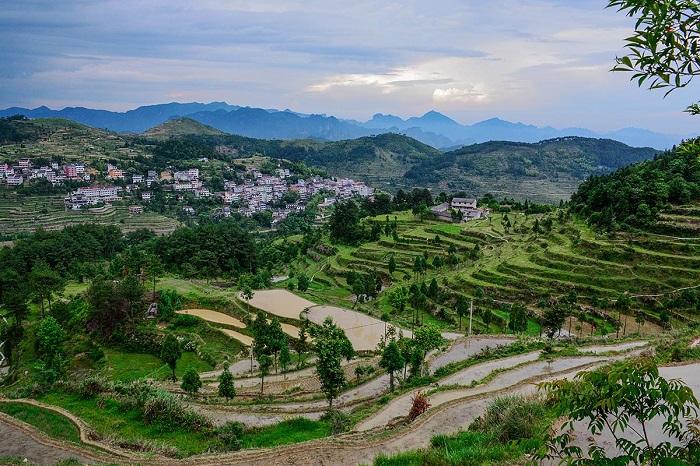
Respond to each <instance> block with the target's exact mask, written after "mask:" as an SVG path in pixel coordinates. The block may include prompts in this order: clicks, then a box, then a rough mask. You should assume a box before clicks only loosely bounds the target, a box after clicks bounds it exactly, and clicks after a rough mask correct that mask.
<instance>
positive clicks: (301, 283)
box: [297, 272, 309, 293]
mask: <svg viewBox="0 0 700 466" xmlns="http://www.w3.org/2000/svg"><path fill="white" fill-rule="evenodd" d="M297 289H298V290H299V291H301V292H302V293H303V292H305V291H306V290H308V289H309V277H308V276H307V275H306V274H305V273H304V272H301V273H300V274H299V275H297Z"/></svg>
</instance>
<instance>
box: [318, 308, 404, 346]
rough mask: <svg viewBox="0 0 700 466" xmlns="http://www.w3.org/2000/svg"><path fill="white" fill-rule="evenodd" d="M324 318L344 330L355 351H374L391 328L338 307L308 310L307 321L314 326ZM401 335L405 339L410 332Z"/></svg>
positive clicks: (376, 320) (371, 318)
mask: <svg viewBox="0 0 700 466" xmlns="http://www.w3.org/2000/svg"><path fill="white" fill-rule="evenodd" d="M326 317H330V318H331V319H333V322H335V323H336V325H338V327H340V328H342V329H343V330H345V335H347V337H348V339H349V340H350V343H352V346H353V347H354V348H355V350H356V351H367V350H374V349H376V348H377V345H378V344H379V341H380V339H381V338H382V337H383V336H384V332H385V330H386V329H387V328H389V327H393V325H391V324H386V323H384V322H382V321H381V320H379V319H375V318H374V317H370V316H368V315H366V314H363V313H361V312H357V311H351V310H349V309H343V308H340V307H335V306H314V307H312V308H311V309H309V320H310V321H311V322H313V323H315V324H321V323H323V321H324V320H325V319H326ZM396 330H397V331H398V330H399V329H398V328H397V329H396ZM403 333H404V335H405V336H407V337H410V336H411V332H410V331H407V330H403Z"/></svg>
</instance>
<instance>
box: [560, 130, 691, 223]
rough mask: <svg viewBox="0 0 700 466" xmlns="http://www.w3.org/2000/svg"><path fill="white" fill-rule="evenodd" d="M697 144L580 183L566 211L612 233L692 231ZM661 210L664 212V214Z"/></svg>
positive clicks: (682, 146)
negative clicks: (632, 229)
mask: <svg viewBox="0 0 700 466" xmlns="http://www.w3.org/2000/svg"><path fill="white" fill-rule="evenodd" d="M698 156H700V140H697V139H696V140H691V141H686V142H684V143H683V144H681V145H680V146H678V148H676V149H674V150H672V151H668V152H665V153H664V154H662V155H660V156H658V157H656V158H655V159H654V160H650V161H647V162H645V163H640V164H637V165H632V166H629V167H627V168H624V169H622V170H618V171H616V172H614V173H611V174H609V175H605V176H598V177H593V178H591V179H589V180H587V181H586V182H585V183H583V184H582V185H581V186H580V187H579V189H578V190H577V192H576V193H575V194H574V195H573V196H572V198H571V205H572V209H573V210H574V211H575V212H577V213H579V214H581V215H583V216H584V217H585V218H587V219H588V220H589V222H590V223H592V224H595V225H597V226H599V227H602V228H605V229H610V230H615V229H618V228H620V227H622V228H625V227H641V228H654V229H657V230H664V231H666V232H670V233H673V234H683V235H686V234H689V233H697V232H698V223H697V221H695V220H694V219H692V218H690V219H689V218H688V216H689V215H690V217H692V214H694V213H695V214H696V213H697V206H694V207H692V208H691V209H690V211H688V209H687V208H683V207H675V208H671V206H672V205H675V206H683V205H685V204H692V203H697V202H698V201H700V161H699V160H698ZM664 211H666V212H664Z"/></svg>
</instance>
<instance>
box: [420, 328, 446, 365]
mask: <svg viewBox="0 0 700 466" xmlns="http://www.w3.org/2000/svg"><path fill="white" fill-rule="evenodd" d="M413 343H414V345H415V356H416V362H419V364H420V365H422V364H423V362H424V361H425V356H426V355H427V354H428V352H429V351H432V350H434V349H437V348H439V347H441V346H442V345H443V344H445V339H444V338H443V337H442V334H441V333H440V329H439V328H437V327H436V326H435V325H434V324H425V325H423V326H421V327H418V328H417V329H416V330H415V332H413Z"/></svg>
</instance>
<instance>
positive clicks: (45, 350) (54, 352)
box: [36, 316, 66, 383]
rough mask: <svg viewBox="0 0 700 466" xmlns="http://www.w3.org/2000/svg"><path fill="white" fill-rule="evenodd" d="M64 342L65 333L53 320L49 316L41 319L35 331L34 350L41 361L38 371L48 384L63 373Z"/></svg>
mask: <svg viewBox="0 0 700 466" xmlns="http://www.w3.org/2000/svg"><path fill="white" fill-rule="evenodd" d="M65 341H66V332H65V331H64V330H63V327H61V325H60V324H59V323H58V321H57V320H56V319H55V318H53V317H52V316H49V317H46V318H45V319H42V321H41V323H40V324H39V328H38V329H37V331H36V350H37V355H38V356H39V359H40V361H41V367H40V369H41V371H42V373H43V376H44V378H45V379H46V380H47V381H48V382H49V383H53V382H54V381H55V380H56V379H57V378H58V377H60V376H61V375H62V374H63V372H64V368H65V356H64V355H65V353H64V349H63V344H64V342H65Z"/></svg>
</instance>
